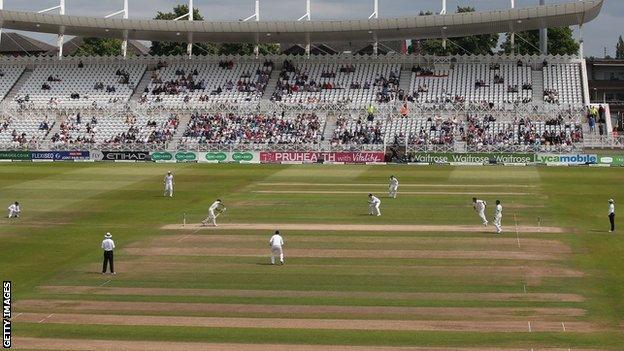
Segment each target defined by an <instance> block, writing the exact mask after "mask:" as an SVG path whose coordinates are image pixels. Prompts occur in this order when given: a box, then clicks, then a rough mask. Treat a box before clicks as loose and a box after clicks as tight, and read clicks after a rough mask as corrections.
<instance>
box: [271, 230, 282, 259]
mask: <svg viewBox="0 0 624 351" xmlns="http://www.w3.org/2000/svg"><path fill="white" fill-rule="evenodd" d="M282 246H284V239H283V238H282V236H281V235H280V232H279V230H276V231H275V234H273V236H272V237H271V239H269V247H270V248H271V264H275V256H279V259H280V264H284V250H282Z"/></svg>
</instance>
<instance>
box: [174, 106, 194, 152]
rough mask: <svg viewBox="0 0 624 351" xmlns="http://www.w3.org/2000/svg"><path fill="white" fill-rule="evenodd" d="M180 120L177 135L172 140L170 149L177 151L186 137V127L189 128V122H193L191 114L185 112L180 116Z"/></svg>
mask: <svg viewBox="0 0 624 351" xmlns="http://www.w3.org/2000/svg"><path fill="white" fill-rule="evenodd" d="M178 118H179V119H180V123H179V124H178V129H176V132H175V134H173V137H172V138H171V141H170V142H169V149H176V148H177V147H178V145H179V144H180V140H181V139H182V137H183V136H184V132H185V131H186V127H188V124H189V121H190V120H191V113H190V112H184V113H181V114H178Z"/></svg>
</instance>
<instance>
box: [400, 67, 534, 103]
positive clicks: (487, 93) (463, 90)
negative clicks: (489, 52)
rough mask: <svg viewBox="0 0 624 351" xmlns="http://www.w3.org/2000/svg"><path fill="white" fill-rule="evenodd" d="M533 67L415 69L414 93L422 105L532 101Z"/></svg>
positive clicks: (412, 88) (413, 79)
mask: <svg viewBox="0 0 624 351" xmlns="http://www.w3.org/2000/svg"><path fill="white" fill-rule="evenodd" d="M531 81H532V79H531V67H528V66H525V65H522V66H520V65H519V64H516V63H505V64H487V63H456V64H454V68H453V69H449V70H431V69H427V68H422V67H414V68H413V69H412V82H411V93H412V97H413V99H414V100H415V101H418V102H432V103H439V102H474V103H479V102H487V103H493V104H495V105H501V104H509V103H527V102H531V99H532V95H533V92H532V90H531V88H532V82H531Z"/></svg>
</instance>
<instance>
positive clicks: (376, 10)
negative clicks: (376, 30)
mask: <svg viewBox="0 0 624 351" xmlns="http://www.w3.org/2000/svg"><path fill="white" fill-rule="evenodd" d="M373 18H374V19H378V18H379V0H373V13H372V14H371V15H370V16H368V19H373ZM373 36H374V38H375V41H374V42H373V55H375V56H377V48H378V47H379V43H378V42H377V35H373Z"/></svg>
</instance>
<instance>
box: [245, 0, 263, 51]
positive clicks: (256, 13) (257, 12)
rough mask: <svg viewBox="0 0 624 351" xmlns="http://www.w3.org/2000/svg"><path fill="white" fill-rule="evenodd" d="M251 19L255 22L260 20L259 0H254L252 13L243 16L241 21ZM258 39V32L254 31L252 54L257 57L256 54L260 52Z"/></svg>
mask: <svg viewBox="0 0 624 351" xmlns="http://www.w3.org/2000/svg"><path fill="white" fill-rule="evenodd" d="M251 19H255V20H256V22H259V21H260V0H255V6H254V14H253V15H251V16H249V17H247V18H245V19H244V20H243V22H247V21H249V20H251ZM258 41H259V40H258V33H256V46H255V47H254V55H255V56H256V57H258V55H259V53H260V50H259V48H258Z"/></svg>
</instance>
